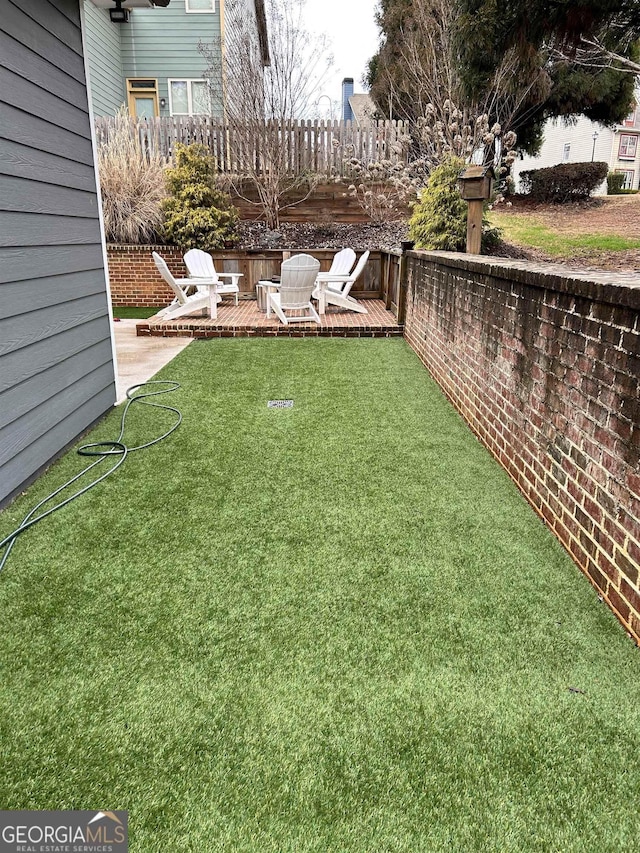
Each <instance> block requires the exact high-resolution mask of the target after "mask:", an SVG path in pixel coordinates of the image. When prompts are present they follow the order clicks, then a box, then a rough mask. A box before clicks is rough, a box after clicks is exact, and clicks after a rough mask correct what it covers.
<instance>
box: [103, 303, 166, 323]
mask: <svg viewBox="0 0 640 853" xmlns="http://www.w3.org/2000/svg"><path fill="white" fill-rule="evenodd" d="M159 310H160V309H159V308H136V307H133V306H129V305H127V306H124V307H123V306H114V308H113V316H114V317H117V318H118V319H119V320H146V319H147V317H153V315H154V314H157V313H158V311H159Z"/></svg>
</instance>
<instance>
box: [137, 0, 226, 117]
mask: <svg viewBox="0 0 640 853" xmlns="http://www.w3.org/2000/svg"><path fill="white" fill-rule="evenodd" d="M200 42H202V43H203V44H206V45H215V48H216V49H217V50H218V51H219V50H220V2H217V3H216V10H215V12H212V13H206V14H193V13H188V12H186V11H185V2H184V0H171V5H169V6H168V7H167V8H158V9H132V10H131V16H130V18H129V23H128V24H126V25H124V26H123V27H122V70H123V73H124V76H125V78H129V77H149V78H154V79H156V80H157V81H158V97H159V98H165V100H166V107H165V108H164V109H161V110H160V114H161V115H169V90H168V85H167V80H199V79H201V78H202V77H203V75H204V73H205V71H206V70H207V63H206V61H205V59H204V57H203V56H202V54H201V53H200V52H199V50H198V44H199V43H200ZM217 112H218V113H219V114H221V107H218V108H217Z"/></svg>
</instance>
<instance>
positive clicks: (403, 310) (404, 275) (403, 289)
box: [397, 246, 409, 326]
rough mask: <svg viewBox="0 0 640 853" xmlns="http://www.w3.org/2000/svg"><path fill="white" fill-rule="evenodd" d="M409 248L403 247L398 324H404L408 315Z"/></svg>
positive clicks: (399, 283)
mask: <svg viewBox="0 0 640 853" xmlns="http://www.w3.org/2000/svg"><path fill="white" fill-rule="evenodd" d="M407 260H408V259H407V249H406V248H405V247H404V246H403V247H402V255H401V256H400V273H399V278H398V318H397V319H398V325H399V326H403V325H404V321H405V319H406V316H407V291H408V290H409V281H408V275H409V265H408V263H407Z"/></svg>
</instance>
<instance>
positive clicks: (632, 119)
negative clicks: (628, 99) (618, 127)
mask: <svg viewBox="0 0 640 853" xmlns="http://www.w3.org/2000/svg"><path fill="white" fill-rule="evenodd" d="M637 118H638V108H637V106H636V105H635V104H634V107H633V112H632V113H631V115H629V116H627V117H626V119H625V120H624V122H623V124H624V126H625V127H635V126H636V119H637Z"/></svg>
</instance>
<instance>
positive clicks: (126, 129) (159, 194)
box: [98, 107, 167, 244]
mask: <svg viewBox="0 0 640 853" xmlns="http://www.w3.org/2000/svg"><path fill="white" fill-rule="evenodd" d="M166 165H167V164H166V161H165V158H164V157H163V156H162V155H161V154H159V153H158V152H157V151H153V150H151V151H146V150H144V149H143V147H142V145H141V144H140V139H139V138H138V135H137V133H136V132H135V128H134V124H133V121H132V119H131V118H130V117H129V115H128V113H127V112H126V109H125V108H124V107H122V108H121V109H120V110H119V111H118V113H117V114H116V116H115V119H114V121H113V125H112V128H111V130H110V133H109V137H108V139H107V141H106V142H105V143H103V144H102V145H101V146H100V147H99V148H98V171H99V174H100V188H101V191H102V210H103V213H104V228H105V234H106V238H107V242H110V243H134V244H140V243H142V244H145V243H154V242H156V241H157V239H158V235H159V234H161V233H162V230H163V225H164V214H163V211H162V201H163V199H164V197H165V196H166V194H167V192H166V187H165V168H166Z"/></svg>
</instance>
